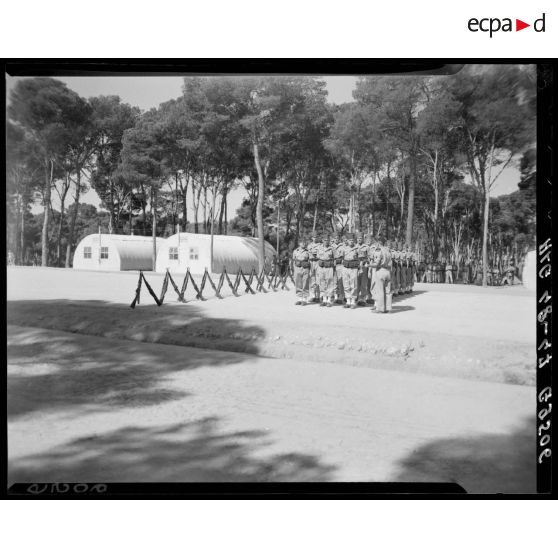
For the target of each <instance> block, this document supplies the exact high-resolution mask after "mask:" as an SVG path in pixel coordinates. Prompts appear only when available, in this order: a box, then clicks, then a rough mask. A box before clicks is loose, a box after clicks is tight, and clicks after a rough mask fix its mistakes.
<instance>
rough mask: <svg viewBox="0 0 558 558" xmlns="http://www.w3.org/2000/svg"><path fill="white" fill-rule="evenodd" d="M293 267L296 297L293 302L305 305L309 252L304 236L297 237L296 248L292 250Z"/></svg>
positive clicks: (308, 276) (308, 277)
mask: <svg viewBox="0 0 558 558" xmlns="http://www.w3.org/2000/svg"><path fill="white" fill-rule="evenodd" d="M293 267H294V282H295V288H296V298H297V301H296V303H295V304H297V305H302V306H305V305H306V304H307V303H308V286H309V281H310V252H309V251H308V249H307V242H306V239H305V238H302V237H301V238H300V239H299V241H298V248H296V249H295V251H294V252H293Z"/></svg>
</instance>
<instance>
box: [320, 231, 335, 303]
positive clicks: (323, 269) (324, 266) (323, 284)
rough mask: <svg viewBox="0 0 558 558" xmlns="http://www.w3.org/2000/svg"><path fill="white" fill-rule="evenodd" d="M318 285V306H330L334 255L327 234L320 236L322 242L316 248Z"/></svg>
mask: <svg viewBox="0 0 558 558" xmlns="http://www.w3.org/2000/svg"><path fill="white" fill-rule="evenodd" d="M317 275H318V286H319V288H320V293H321V294H322V302H321V304H320V306H328V307H331V305H332V302H333V290H334V287H335V282H334V276H335V256H334V249H333V246H331V244H330V241H329V235H327V234H324V235H323V236H322V243H321V245H320V248H319V250H318V270H317Z"/></svg>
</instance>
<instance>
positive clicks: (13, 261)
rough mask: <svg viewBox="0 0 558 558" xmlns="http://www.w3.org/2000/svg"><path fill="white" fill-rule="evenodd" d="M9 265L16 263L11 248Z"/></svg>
mask: <svg viewBox="0 0 558 558" xmlns="http://www.w3.org/2000/svg"><path fill="white" fill-rule="evenodd" d="M8 265H15V257H14V253H13V252H12V251H11V250H8Z"/></svg>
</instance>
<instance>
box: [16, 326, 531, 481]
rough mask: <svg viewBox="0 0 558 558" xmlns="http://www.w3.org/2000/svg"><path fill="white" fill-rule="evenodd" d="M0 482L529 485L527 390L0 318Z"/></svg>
mask: <svg viewBox="0 0 558 558" xmlns="http://www.w3.org/2000/svg"><path fill="white" fill-rule="evenodd" d="M8 333H9V339H8V357H9V362H10V365H9V377H8V386H9V387H8V404H9V405H8V415H9V420H8V426H9V432H8V440H9V480H10V482H14V481H29V482H31V481H32V482H72V481H74V482H80V481H81V482H83V481H89V482H107V481H138V482H141V481H171V482H174V481H332V480H339V481H456V482H459V483H460V484H461V485H462V486H463V487H464V488H465V489H466V490H467V491H470V492H530V491H533V490H534V489H535V465H534V459H533V455H534V444H535V437H534V427H533V423H532V420H531V417H532V415H533V405H534V397H535V394H534V389H533V388H531V387H526V386H512V385H503V384H497V383H491V382H473V381H468V380H458V379H453V378H442V377H433V376H426V375H418V374H409V373H404V372H397V371H393V370H389V371H387V370H379V369H375V370H368V369H365V368H357V367H350V366H339V365H335V364H325V363H308V362H300V361H296V360H288V361H286V360H278V359H265V358H262V357H257V356H253V355H248V354H242V353H226V352H224V351H210V350H206V349H196V348H191V347H173V346H167V345H160V344H159V345H157V344H147V343H139V342H132V341H119V340H111V339H106V338H100V337H95V336H85V335H80V334H72V333H63V332H57V331H52V330H45V329H39V328H21V327H17V326H10V327H9V331H8Z"/></svg>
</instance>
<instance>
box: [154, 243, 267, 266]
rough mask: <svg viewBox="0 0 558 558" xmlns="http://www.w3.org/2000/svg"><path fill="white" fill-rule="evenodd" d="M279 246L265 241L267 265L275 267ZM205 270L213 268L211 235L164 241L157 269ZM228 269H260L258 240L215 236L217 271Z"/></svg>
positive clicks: (159, 251)
mask: <svg viewBox="0 0 558 558" xmlns="http://www.w3.org/2000/svg"><path fill="white" fill-rule="evenodd" d="M275 254H276V252H275V249H274V248H273V247H272V246H271V244H269V243H268V242H266V243H265V255H266V267H267V268H269V267H270V266H271V262H272V261H273V256H275ZM167 268H168V270H169V271H171V272H172V271H177V272H185V271H186V268H190V271H191V272H192V273H203V272H204V271H205V269H206V268H207V270H208V271H209V270H210V269H211V235H209V234H194V233H179V234H174V235H172V236H170V237H169V238H167V239H165V240H163V241H162V242H161V243H160V244H159V247H158V251H157V269H156V271H157V272H160V273H164V272H165V271H166V270H167ZM224 269H226V270H227V272H228V273H231V274H234V273H237V272H238V270H239V269H241V270H242V271H243V272H244V273H250V271H251V270H252V269H255V270H256V271H257V270H258V239H257V238H252V237H244V236H226V235H214V236H213V269H212V271H213V273H221V272H222V271H223V270H224Z"/></svg>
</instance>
